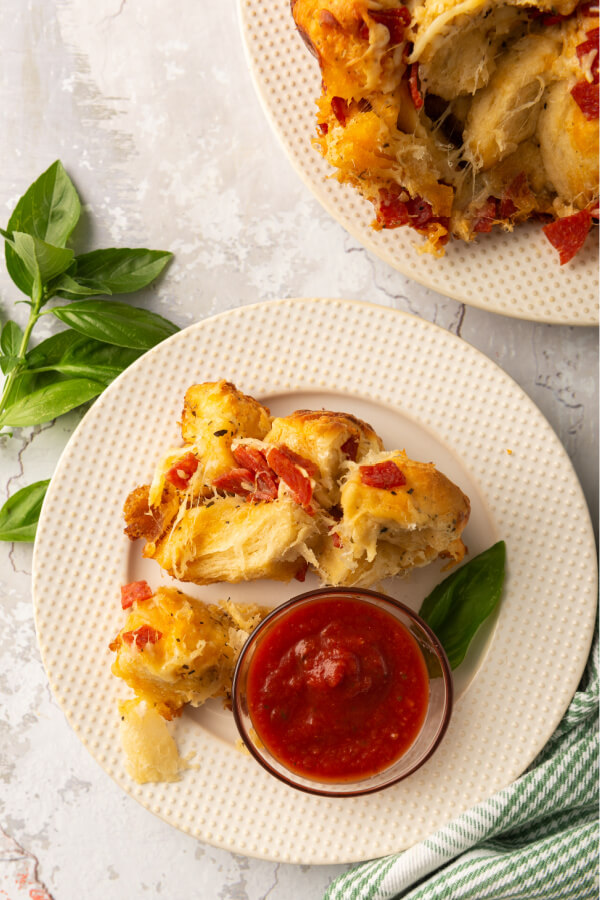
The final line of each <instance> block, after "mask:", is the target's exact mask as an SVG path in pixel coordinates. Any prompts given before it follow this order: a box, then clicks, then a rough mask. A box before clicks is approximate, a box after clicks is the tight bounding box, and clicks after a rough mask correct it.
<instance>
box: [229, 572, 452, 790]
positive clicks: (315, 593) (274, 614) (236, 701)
mask: <svg viewBox="0 0 600 900" xmlns="http://www.w3.org/2000/svg"><path fill="white" fill-rule="evenodd" d="M340 594H342V595H343V594H350V595H353V596H355V597H357V598H359V599H360V598H361V597H364V598H365V599H366V600H367V602H368V601H369V598H373V599H375V600H377V601H379V603H383V604H384V605H387V606H389V607H391V608H392V609H399V610H400V611H401V612H403V613H404V614H405V615H406V616H408V617H409V618H410V619H412V620H413V621H414V622H415V624H416V625H418V626H419V628H421V629H422V631H424V632H425V634H426V635H427V637H428V639H429V641H430V643H431V645H432V647H433V648H434V650H435V654H436V656H437V657H438V659H439V661H440V666H441V669H442V678H443V683H444V688H445V692H446V706H445V713H444V717H443V719H442V721H441V723H440V726H439V728H438V731H437V733H436V735H435V738H434V740H433V741H432V743H431V746H430V747H429V749H428V750H427V753H425V754H424V755H423V756H422V757H421V759H419V760H418V761H417V762H416V763H415V764H414V765H413V766H412V767H411V768H410V769H408V770H407V771H406V772H402V773H400V774H399V775H398V776H397V777H395V778H392V779H390V780H389V781H385V782H383V783H382V784H378V785H371V786H365V787H360V782H356V785H357V786H356V788H355V789H351V790H347V791H346V790H344V791H340V790H333V789H328V788H327V787H326V786H324V782H315V786H314V787H309V786H308V785H307V784H301V783H299V782H298V781H296V780H295V778H294V773H293V772H291V771H289V770H287V771H288V772H289V774H288V775H285V774H283V773H282V772H279V771H277V769H274V768H273V767H272V766H271V765H270V764H269V762H268V761H267V760H266V759H265V758H264V757H263V756H262V755H261V754H260V753H259V751H258V750H257V749H256V747H255V745H254V744H253V742H252V740H251V739H250V738H249V737H248V735H247V732H246V728H245V726H244V724H243V722H242V718H241V714H240V703H241V699H240V697H239V683H240V671H241V668H242V666H243V662H244V659H245V657H246V655H247V654H248V652H249V651H250V649H251V647H252V645H253V644H254V643H255V642H256V640H257V639H259V638H260V634H261V632H263V631H264V630H265V629H266V628H267V627H268V625H269V623H270V622H272V621H273V619H275V618H279V617H280V616H281V615H282V614H283V613H285V612H286V611H287V610H288V609H289V608H290V607H292V606H296V605H299V604H300V603H302V602H303V601H306V600H312V599H319V598H320V597H324V596H331V597H334V596H336V595H340ZM372 605H377V604H372ZM231 696H232V705H233V718H234V720H235V724H236V727H237V730H238V733H239V735H240V737H241V739H242V741H243V742H244V745H245V747H246V748H247V749H248V751H249V752H250V753H251V755H252V756H253V757H254V759H255V760H256V761H257V762H258V763H259V764H260V765H261V766H262V767H263V769H266V771H267V772H269V774H270V775H273V776H274V777H275V778H277V779H279V781H282V782H284V784H287V785H288V786H289V787H292V788H295V789H296V790H299V791H304V792H305V793H307V794H317V795H319V796H322V797H340V798H342V797H358V796H360V795H363V794H373V793H375V792H377V791H382V790H384V789H385V788H388V787H391V786H392V785H394V784H398V782H399V781H403V780H404V779H405V778H408V777H409V775H412V774H413V773H414V772H416V771H417V769H420V768H421V766H423V765H424V764H425V763H426V762H427V760H428V759H429V758H430V757H431V756H432V755H433V753H434V752H435V751H436V750H437V748H438V746H439V744H440V742H441V740H442V738H443V737H444V734H445V733H446V730H447V728H448V725H449V724H450V719H451V717H452V708H453V702H454V694H453V679H452V669H451V667H450V663H449V662H448V657H447V656H446V652H445V650H444V648H443V647H442V645H441V643H440V641H439V639H438V638H437V637H436V635H435V634H434V632H433V631H432V630H431V628H430V627H429V625H428V624H427V623H426V622H425V621H424V619H422V618H421V617H420V616H419V615H418V613H416V612H414V610H412V609H410V608H409V607H408V606H405V604H404V603H402V602H401V601H400V600H396V599H395V598H394V597H390V596H389V595H388V594H383V593H381V592H379V591H372V590H370V589H369V588H352V587H339V588H337V587H323V588H315V589H314V590H311V591H305V592H304V593H303V594H296V595H295V596H294V597H291V598H290V599H289V600H286V601H285V603H282V604H281V605H280V606H276V607H275V608H274V609H272V610H271V612H270V613H269V614H268V615H267V616H265V618H264V619H263V620H262V622H261V623H260V625H258V626H257V627H256V628H255V630H254V631H253V632H252V633H251V635H250V637H249V638H248V640H247V641H246V643H245V644H244V646H243V647H242V650H241V652H240V655H239V657H238V661H237V663H236V666H235V671H234V674H233V684H232V691H231ZM397 762H398V760H397V761H396V763H397ZM396 763H393V764H392V766H390V767H389V769H388V770H386V769H384V770H383V772H381V773H379V774H384V773H385V772H386V771H391V770H392V769H393V768H394V766H395V765H396ZM279 764H280V765H281V766H282V767H284V766H283V763H279ZM284 768H285V767H284ZM335 783H336V784H340V785H341V784H344V785H348V784H352V782H335Z"/></svg>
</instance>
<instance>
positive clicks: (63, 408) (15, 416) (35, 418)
mask: <svg viewBox="0 0 600 900" xmlns="http://www.w3.org/2000/svg"><path fill="white" fill-rule="evenodd" d="M59 379H60V380H59ZM104 387H105V385H104V384H101V383H100V382H99V381H92V380H90V379H88V378H67V379H62V378H60V376H58V377H57V378H56V379H55V380H53V381H52V382H50V383H49V384H46V385H45V386H44V387H40V388H38V389H37V390H34V391H33V392H32V393H29V394H27V395H26V396H24V397H21V398H20V399H19V401H18V402H14V403H13V404H12V405H11V406H8V408H6V409H5V410H4V412H2V413H0V425H13V426H19V427H23V426H25V425H41V424H42V423H43V422H49V421H50V420H51V419H56V418H57V417H58V416H62V415H63V413H66V412H69V411H70V410H72V409H75V407H77V406H81V404H82V403H86V402H87V401H88V400H93V398H94V397H97V396H98V394H101V393H102V391H103V390H104Z"/></svg>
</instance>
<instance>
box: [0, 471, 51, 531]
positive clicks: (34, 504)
mask: <svg viewBox="0 0 600 900" xmlns="http://www.w3.org/2000/svg"><path fill="white" fill-rule="evenodd" d="M49 484H50V479H49V478H48V479H47V480H46V481H36V482H35V484H30V485H29V486H28V487H24V488H21V490H20V491H17V492H16V494H13V495H12V497H9V498H8V500H7V501H6V503H5V504H4V506H3V507H2V509H0V541H32V540H33V539H34V537H35V532H36V528H37V523H38V519H39V517H40V512H41V509H42V503H43V501H44V497H45V496H46V491H47V489H48V485H49Z"/></svg>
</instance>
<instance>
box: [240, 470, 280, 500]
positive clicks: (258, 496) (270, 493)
mask: <svg viewBox="0 0 600 900" xmlns="http://www.w3.org/2000/svg"><path fill="white" fill-rule="evenodd" d="M277 493H278V484H277V477H276V476H275V475H274V473H273V472H271V470H270V469H269V471H268V472H267V471H265V472H258V473H257V475H256V487H255V489H254V490H253V491H252V493H251V494H248V496H247V497H246V500H251V501H252V502H254V503H256V502H258V501H259V500H276V499H277Z"/></svg>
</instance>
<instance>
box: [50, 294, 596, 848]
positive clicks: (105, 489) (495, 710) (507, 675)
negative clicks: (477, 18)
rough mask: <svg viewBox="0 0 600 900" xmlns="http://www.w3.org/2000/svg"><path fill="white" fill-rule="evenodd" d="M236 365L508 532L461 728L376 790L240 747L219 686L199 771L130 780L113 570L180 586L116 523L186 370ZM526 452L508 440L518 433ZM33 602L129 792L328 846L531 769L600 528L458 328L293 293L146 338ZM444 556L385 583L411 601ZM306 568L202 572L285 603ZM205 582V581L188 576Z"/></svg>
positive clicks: (419, 830) (302, 843) (394, 830)
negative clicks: (316, 789) (271, 576)
mask: <svg viewBox="0 0 600 900" xmlns="http://www.w3.org/2000/svg"><path fill="white" fill-rule="evenodd" d="M222 377H225V378H228V379H229V380H231V381H233V382H235V383H237V385H238V387H239V388H240V389H242V390H243V391H245V392H246V393H249V394H252V395H254V396H256V397H258V398H259V399H261V400H263V401H265V402H266V403H267V404H268V405H270V406H271V408H272V411H273V412H274V413H284V412H290V411H292V410H293V409H295V408H299V407H304V406H313V407H320V406H335V407H337V409H341V410H345V411H349V412H354V413H356V414H358V415H359V416H361V417H363V418H366V419H367V421H370V422H371V424H372V425H373V426H374V427H375V428H376V429H377V431H379V433H380V434H381V436H382V437H383V439H384V441H385V442H386V444H387V445H388V446H389V447H405V448H406V450H407V451H408V453H409V454H411V455H413V456H414V457H416V458H417V459H423V460H433V461H434V462H436V464H437V465H438V466H439V468H440V469H441V470H442V471H444V472H445V473H446V474H447V475H448V476H449V477H451V478H452V479H453V480H455V481H456V482H457V483H458V484H460V486H461V487H462V488H463V489H464V490H465V491H466V492H467V493H468V494H469V496H470V497H471V501H472V505H473V514H472V519H471V521H470V523H469V525H468V528H467V530H466V532H465V540H466V543H467V544H468V546H469V549H470V552H471V555H474V554H475V553H477V552H478V551H480V550H483V549H484V548H485V547H487V546H489V544H491V543H492V542H493V541H495V540H497V539H498V538H503V539H504V540H505V541H506V543H507V550H508V574H507V580H506V588H505V592H504V597H503V600H502V603H501V607H500V610H499V614H498V616H497V617H496V619H495V621H493V622H489V623H488V625H487V627H486V628H485V629H484V630H483V631H482V632H481V634H480V635H478V638H477V640H476V642H475V643H474V645H473V646H472V648H471V649H470V651H469V656H468V659H467V660H466V662H465V664H463V666H462V667H461V668H460V669H459V670H458V672H457V688H458V695H459V697H458V701H457V703H456V706H455V711H454V716H453V720H452V722H451V725H450V728H449V731H448V733H447V735H446V737H445V739H444V741H443V743H442V745H441V747H440V748H439V750H438V751H437V752H436V753H435V754H434V756H433V757H432V759H431V760H429V761H428V763H427V764H426V765H425V766H424V767H423V768H422V769H421V770H419V772H417V773H415V775H413V776H411V778H409V779H407V780H406V781H405V782H402V783H401V784H399V785H396V786H395V787H393V788H391V789H389V790H387V791H384V792H382V793H380V794H373V795H369V796H367V797H362V798H355V799H328V798H321V797H312V796H309V795H307V794H301V793H299V792H295V791H293V790H292V789H291V788H287V787H286V786H285V785H283V784H282V783H280V782H278V781H276V780H275V779H273V778H271V777H270V776H269V775H267V773H266V772H264V771H263V770H262V769H261V768H260V767H259V766H258V765H257V764H256V763H255V761H254V760H253V759H250V758H249V757H247V756H245V755H244V754H243V753H241V752H240V750H239V749H238V748H237V746H236V743H235V732H234V730H233V726H232V718H231V714H229V713H227V712H226V711H224V710H223V709H222V708H221V707H220V706H219V705H218V704H217V703H214V704H209V705H208V706H207V707H205V708H203V709H200V710H198V711H195V712H192V711H189V712H186V713H184V715H183V716H182V717H181V719H180V720H179V721H178V722H177V723H176V726H175V728H176V739H177V741H178V744H179V746H180V749H181V752H182V753H183V754H184V755H185V754H187V753H188V752H193V753H195V761H196V762H197V764H198V767H197V768H196V769H191V770H189V771H187V772H186V773H184V776H183V778H182V780H181V781H180V782H178V783H175V784H158V785H152V784H147V785H141V786H140V785H137V784H135V783H134V782H132V781H131V780H130V779H129V778H128V776H127V774H126V771H125V767H124V761H123V757H122V754H121V750H120V747H119V738H118V724H119V722H118V713H117V700H118V699H119V698H122V697H124V696H127V689H126V688H125V686H124V684H123V683H122V682H120V681H118V680H117V679H116V678H114V677H113V676H112V675H111V672H110V666H111V661H112V654H111V653H110V651H109V649H108V643H109V641H110V640H111V639H112V638H113V637H114V635H115V634H116V632H117V631H118V629H119V628H120V626H121V622H122V616H123V614H122V611H121V609H120V603H119V587H120V585H121V584H124V583H126V582H128V581H130V580H132V578H137V577H147V578H148V580H149V581H150V583H151V584H153V585H154V586H157V585H158V584H160V583H169V581H170V579H169V578H168V577H167V576H166V575H164V574H163V573H161V572H160V570H159V569H158V567H157V566H156V565H155V564H154V563H149V562H148V561H143V560H142V559H141V548H140V547H139V546H138V545H136V544H130V543H129V542H128V541H127V539H126V538H125V537H124V535H123V521H122V507H123V501H124V499H125V497H126V495H127V494H128V492H129V491H130V490H131V489H132V488H134V487H135V486H137V485H138V484H142V483H148V481H149V479H150V478H151V475H152V472H153V469H154V466H155V463H156V461H157V460H158V458H159V457H160V456H161V454H162V452H163V450H164V448H166V447H168V446H171V445H173V444H174V443H178V441H179V437H178V428H177V424H176V423H177V420H178V418H179V415H180V411H181V406H182V400H183V395H184V393H185V390H186V389H187V387H188V386H189V385H190V384H193V383H194V382H199V381H207V380H210V381H212V380H216V379H218V378H222ZM508 451H512V452H508ZM33 568H34V603H35V615H36V626H37V630H38V638H39V643H40V648H41V652H42V656H43V660H44V664H45V666H46V670H47V672H48V677H49V680H50V684H51V687H52V690H53V691H54V693H55V695H56V697H57V699H58V702H59V703H60V704H61V706H62V707H63V709H64V711H65V713H66V715H67V717H68V720H69V722H70V723H71V725H72V727H73V728H74V730H75V731H76V732H77V734H78V736H79V737H80V739H81V740H82V741H83V742H84V744H85V745H86V746H87V748H88V749H89V750H90V752H91V753H92V754H93V756H94V757H95V758H96V759H97V760H98V762H99V763H100V765H101V766H102V767H103V768H104V769H105V770H106V771H107V772H108V773H109V774H110V775H111V776H112V777H113V778H114V779H115V780H116V781H117V782H118V783H119V784H120V785H121V786H122V788H123V789H124V790H125V791H127V793H128V794H130V795H131V796H132V797H134V798H135V799H137V800H138V801H139V802H140V803H142V804H143V805H144V806H146V807H147V808H148V809H149V810H151V811H152V812H154V813H156V814H157V815H159V816H161V817H162V818H163V819H165V820H166V821H168V822H170V823H171V824H173V825H175V826H176V827H178V828H181V829H182V830H184V831H187V832H189V833H190V834H192V835H194V836H195V837H197V838H199V839H201V840H203V841H207V842H208V843H212V844H214V845H217V846H220V847H225V848H227V849H229V850H232V851H235V852H238V853H243V854H246V855H250V856H259V857H265V858H268V859H273V860H278V861H285V862H298V863H334V862H347V861H354V860H361V859H366V858H370V857H374V856H382V855H385V854H387V853H392V852H394V851H398V850H400V849H403V848H405V847H407V846H410V845H411V844H412V843H414V842H415V841H417V840H419V839H421V838H423V837H424V836H426V835H427V834H429V833H431V832H432V831H433V830H435V829H436V828H437V827H439V826H441V825H443V824H444V823H446V822H448V821H449V820H450V819H451V818H453V817H454V816H455V815H457V814H458V813H460V812H461V811H463V810H465V809H467V808H468V807H470V806H472V805H473V804H474V803H476V802H477V801H478V800H481V799H483V798H484V797H487V796H489V795H490V794H492V793H493V792H494V791H496V790H498V789H499V788H501V787H503V786H505V785H506V784H508V783H509V782H510V781H512V780H513V779H514V778H516V777H517V776H518V775H519V774H520V773H521V772H522V771H523V770H524V769H525V768H526V766H527V765H528V764H529V763H530V762H531V760H532V759H533V757H534V756H535V755H536V753H537V752H538V751H539V750H540V749H541V748H542V746H543V745H544V743H545V742H546V740H547V739H548V737H549V736H550V734H551V733H552V731H553V729H554V728H555V726H556V724H557V722H558V721H559V719H560V717H561V715H562V713H563V712H564V710H565V708H566V706H567V705H568V703H569V700H570V698H571V696H572V694H573V692H574V691H575V689H576V686H577V683H578V680H579V678H580V676H581V673H582V670H583V667H584V665H585V661H586V658H587V653H588V650H589V645H590V641H591V636H592V630H593V625H594V618H595V611H596V593H595V585H596V568H595V545H594V539H593V533H592V530H591V525H590V521H589V515H588V512H587V508H586V505H585V501H584V498H583V496H582V493H581V489H580V487H579V484H578V482H577V478H576V476H575V474H574V472H573V469H572V467H571V464H570V462H569V459H568V457H567V455H566V453H565V451H564V450H563V448H562V446H561V445H560V443H559V441H558V439H557V438H556V436H555V435H554V433H553V432H552V430H551V428H550V427H549V425H548V423H547V422H546V421H545V419H544V418H543V417H542V416H541V414H540V413H539V411H538V410H537V409H536V408H535V406H534V405H533V404H532V403H531V401H530V400H529V399H528V398H527V396H526V395H525V394H524V393H523V392H522V391H521V390H520V389H519V388H518V387H517V386H516V385H515V384H514V382H513V381H511V379H510V378H508V377H507V376H506V375H505V374H504V373H503V372H502V370H501V369H499V368H498V367H497V366H496V365H495V364H493V363H492V362H490V360H488V359H487V358H486V357H484V356H483V355H481V354H480V353H479V352H478V351H476V350H474V349H473V348H472V347H470V346H469V345H468V344H466V343H465V342H464V341H462V340H460V339H459V338H456V337H454V336H453V335H451V334H449V333H448V332H446V331H443V330H442V329H440V328H437V327H436V326H434V325H431V324H429V323H428V322H425V321H422V320H420V319H417V318H415V317H412V316H408V315H405V314H402V313H398V312H396V311H394V310H391V309H385V308H382V307H377V306H373V305H371V304H361V303H353V302H348V301H341V300H285V301H277V302H271V303H265V304H260V305H258V306H251V307H242V308H241V309H236V310H232V311H230V312H227V313H223V314H221V315H218V316H216V317H214V318H212V319H207V320H205V321H203V322H200V323H198V324H197V325H194V326H192V327H191V328H188V329H186V331H183V332H181V333H180V334H177V335H175V336H174V337H173V338H171V339H170V340H168V341H166V342H165V343H163V344H161V345H159V346H158V347H156V348H155V349H154V350H152V351H150V352H149V353H147V354H146V355H145V356H144V357H142V359H140V360H139V361H138V362H137V363H135V364H134V365H133V366H131V367H130V368H129V369H128V370H127V371H126V372H125V373H123V375H122V376H121V377H120V378H118V379H117V380H116V381H115V382H114V383H113V384H112V385H111V386H110V387H109V388H108V389H107V391H106V392H105V393H104V394H103V395H102V397H101V398H100V399H99V400H98V401H97V402H96V403H95V405H94V406H93V407H92V409H91V410H90V412H89V413H88V414H87V415H86V416H85V418H84V420H83V421H82V423H81V425H80V426H79V428H78V429H77V431H76V432H75V434H74V435H73V437H72V439H71V441H70V442H69V444H68V446H67V448H66V450H65V452H64V454H63V456H62V458H61V461H60V463H59V466H58V469H57V471H56V473H55V475H54V478H53V479H52V483H51V485H50V489H49V491H48V495H47V497H46V501H45V503H44V508H43V511H42V516H41V520H40V525H39V529H38V536H37V540H36V545H35V552H34V561H33ZM441 577H442V575H441V573H440V568H439V566H436V565H433V566H431V567H429V568H427V569H424V570H421V571H418V572H416V573H414V575H413V576H412V577H411V578H410V579H408V580H406V581H402V580H399V579H392V580H389V581H388V582H387V583H384V587H385V588H386V590H387V591H388V592H389V593H392V594H393V595H395V596H397V597H400V598H402V599H403V600H405V601H408V602H409V603H410V604H411V605H412V606H413V607H418V605H419V604H420V602H421V600H422V598H423V596H424V595H425V594H426V593H427V592H428V590H429V589H430V587H431V586H432V585H433V584H434V583H436V582H437V581H438V580H440V578H441ZM309 586H310V583H309V581H308V580H307V582H306V583H305V585H299V584H298V583H297V582H292V583H291V584H289V585H281V584H278V583H273V582H254V583H251V584H241V585H213V586H211V587H209V588H196V589H194V588H191V590H192V591H193V592H194V593H195V594H197V595H198V596H202V597H204V598H207V599H209V600H210V599H212V598H215V597H223V596H228V595H229V596H231V597H232V598H233V599H234V600H240V601H241V600H248V601H250V600H257V601H260V602H264V603H267V604H269V605H275V604H276V603H278V602H281V601H282V600H284V599H286V598H287V597H289V596H291V595H292V594H294V593H299V592H301V591H302V590H305V589H307V588H308V587H309ZM186 589H187V590H190V586H186Z"/></svg>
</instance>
